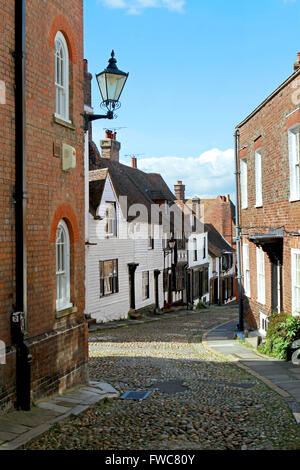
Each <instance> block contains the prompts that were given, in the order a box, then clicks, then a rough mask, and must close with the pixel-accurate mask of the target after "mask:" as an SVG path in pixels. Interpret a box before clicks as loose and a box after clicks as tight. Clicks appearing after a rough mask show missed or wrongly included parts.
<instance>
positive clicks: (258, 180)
mask: <svg viewBox="0 0 300 470" xmlns="http://www.w3.org/2000/svg"><path fill="white" fill-rule="evenodd" d="M255 196H256V203H255V206H256V207H261V206H262V205H263V198H262V163H261V149H258V150H256V152H255Z"/></svg>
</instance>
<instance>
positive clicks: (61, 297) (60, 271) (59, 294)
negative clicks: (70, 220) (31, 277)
mask: <svg viewBox="0 0 300 470" xmlns="http://www.w3.org/2000/svg"><path fill="white" fill-rule="evenodd" d="M60 233H62V234H63V237H64V240H63V243H61V241H60V240H61V239H60V238H59V234H60ZM55 245H56V310H57V311H61V310H66V309H67V308H71V307H72V303H71V302H70V236H69V230H68V227H67V224H66V223H65V221H64V220H61V221H60V222H59V224H58V226H57V230H56V244H55Z"/></svg>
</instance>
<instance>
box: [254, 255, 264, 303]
mask: <svg viewBox="0 0 300 470" xmlns="http://www.w3.org/2000/svg"><path fill="white" fill-rule="evenodd" d="M256 267H257V271H256V274H257V302H259V303H260V304H262V305H265V303H266V276H265V254H264V251H263V249H262V248H259V247H256ZM261 268H262V269H261Z"/></svg>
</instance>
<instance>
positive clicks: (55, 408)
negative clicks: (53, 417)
mask: <svg viewBox="0 0 300 470" xmlns="http://www.w3.org/2000/svg"><path fill="white" fill-rule="evenodd" d="M38 407H39V408H43V409H45V410H51V411H54V412H55V413H56V412H57V413H58V414H63V413H67V412H68V411H69V408H67V407H66V406H59V405H57V404H56V403H51V402H50V401H49V402H44V403H39V404H38Z"/></svg>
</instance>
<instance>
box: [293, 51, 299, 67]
mask: <svg viewBox="0 0 300 470" xmlns="http://www.w3.org/2000/svg"><path fill="white" fill-rule="evenodd" d="M299 67H300V52H297V62H295V63H294V71H296V70H298V69H299Z"/></svg>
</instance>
